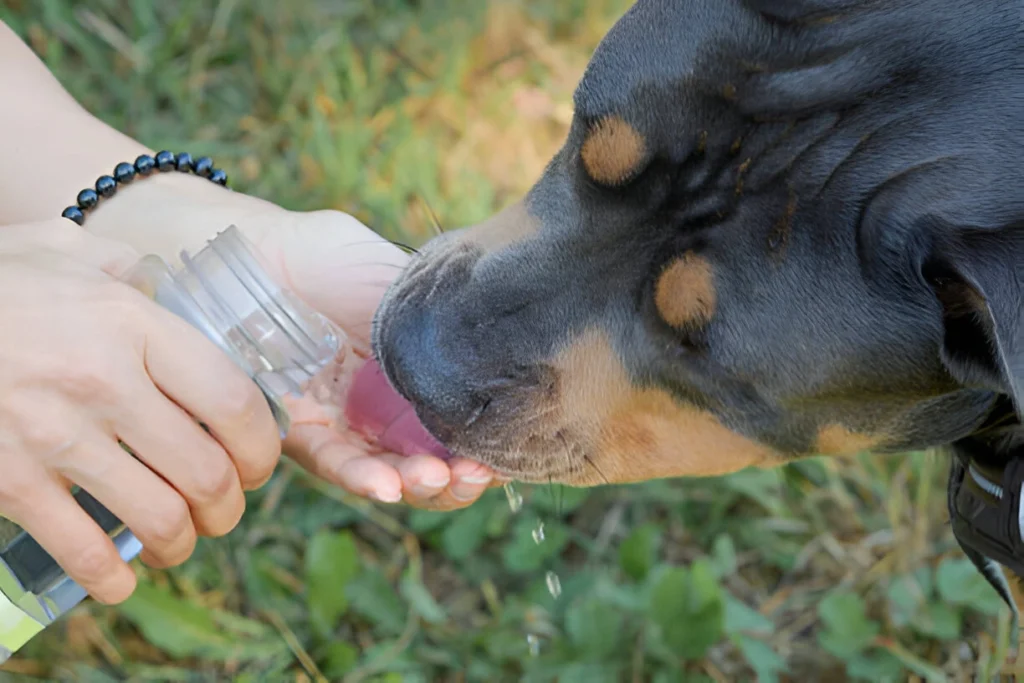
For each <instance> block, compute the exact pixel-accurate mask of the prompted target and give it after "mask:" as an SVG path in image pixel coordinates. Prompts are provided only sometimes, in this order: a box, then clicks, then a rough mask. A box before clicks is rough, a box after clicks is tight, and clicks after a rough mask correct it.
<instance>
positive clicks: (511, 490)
mask: <svg viewBox="0 0 1024 683" xmlns="http://www.w3.org/2000/svg"><path fill="white" fill-rule="evenodd" d="M505 497H506V498H508V506H509V507H510V508H511V509H512V512H513V513H516V512H519V510H520V509H521V508H522V507H523V496H522V494H521V493H519V492H518V491H516V490H515V487H513V486H512V482H508V483H507V484H505Z"/></svg>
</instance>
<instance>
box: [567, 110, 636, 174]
mask: <svg viewBox="0 0 1024 683" xmlns="http://www.w3.org/2000/svg"><path fill="white" fill-rule="evenodd" d="M646 155H647V147H646V143H645V142H644V139H643V136H641V135H640V133H638V132H637V130H636V129H635V128H633V126H631V125H629V124H628V123H626V122H625V121H624V120H622V119H621V118H620V117H618V116H610V117H608V118H604V119H601V120H600V121H598V122H597V123H596V124H594V126H593V127H592V128H591V129H590V132H589V133H588V134H587V139H586V140H584V141H583V147H582V149H581V150H580V158H581V159H582V160H583V168H584V169H586V171H587V174H588V175H589V176H590V177H591V178H593V179H594V180H595V181H597V182H599V183H601V184H602V185H619V184H621V183H623V182H625V181H626V180H628V179H629V178H630V177H632V176H633V175H634V174H635V173H636V172H637V171H638V170H639V169H640V166H641V164H642V163H643V162H644V159H645V158H646Z"/></svg>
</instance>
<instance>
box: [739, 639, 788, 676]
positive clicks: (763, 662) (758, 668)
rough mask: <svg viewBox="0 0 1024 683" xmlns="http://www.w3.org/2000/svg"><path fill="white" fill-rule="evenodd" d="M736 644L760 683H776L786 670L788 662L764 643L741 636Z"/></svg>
mask: <svg viewBox="0 0 1024 683" xmlns="http://www.w3.org/2000/svg"><path fill="white" fill-rule="evenodd" d="M736 643H737V645H739V648H740V652H742V653H743V658H744V659H746V660H747V663H748V664H749V665H750V668H751V669H753V670H754V673H755V674H757V680H758V682H759V683H776V682H777V681H778V680H779V673H780V672H783V671H785V670H786V660H784V659H783V658H782V657H780V656H779V654H778V653H777V652H775V650H773V649H772V648H771V647H770V646H769V645H768V644H767V643H765V642H764V641H761V640H758V639H756V638H751V637H749V636H739V637H738V638H737V639H736Z"/></svg>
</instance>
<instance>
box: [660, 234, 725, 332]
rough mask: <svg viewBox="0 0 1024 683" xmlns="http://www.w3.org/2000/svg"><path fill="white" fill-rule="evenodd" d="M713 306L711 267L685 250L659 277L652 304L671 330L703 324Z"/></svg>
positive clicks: (701, 258)
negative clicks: (672, 328)
mask: <svg viewBox="0 0 1024 683" xmlns="http://www.w3.org/2000/svg"><path fill="white" fill-rule="evenodd" d="M715 303H716V296H715V285H714V275H713V273H712V271H711V264H710V263H708V261H707V259H705V258H704V257H702V256H698V255H697V254H694V253H693V252H690V251H688V252H686V253H685V254H683V255H682V256H681V257H679V258H678V259H676V260H675V261H673V262H672V263H671V264H669V266H668V267H667V268H665V270H663V271H662V272H661V275H660V276H658V281H657V283H656V284H655V287H654V305H655V307H656V308H657V309H658V315H660V316H661V319H662V320H664V321H665V322H666V323H668V324H669V325H671V326H672V327H676V328H682V327H689V326H701V325H706V324H707V323H708V322H710V320H711V317H712V316H713V315H714V312H715Z"/></svg>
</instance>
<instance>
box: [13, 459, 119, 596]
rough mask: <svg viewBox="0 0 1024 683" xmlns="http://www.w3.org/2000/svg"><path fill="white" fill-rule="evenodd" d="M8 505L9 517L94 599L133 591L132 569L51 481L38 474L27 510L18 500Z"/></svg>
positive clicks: (63, 490) (67, 493)
mask: <svg viewBox="0 0 1024 683" xmlns="http://www.w3.org/2000/svg"><path fill="white" fill-rule="evenodd" d="M25 502H26V503H27V502H28V501H25ZM8 508H9V509H10V518H11V519H12V520H13V521H14V522H15V523H17V524H18V525H19V526H21V528H22V529H24V530H25V531H27V532H28V533H29V535H30V536H32V538H34V539H35V540H36V542H38V543H39V545H41V546H42V547H43V548H44V549H45V550H46V552H48V553H49V554H50V556H51V557H52V558H53V559H54V561H56V562H57V564H58V565H60V566H61V568H62V569H63V570H64V571H65V572H66V573H67V574H68V576H70V577H71V578H72V579H73V580H74V581H75V583H77V584H78V585H79V586H81V587H82V588H84V589H85V590H86V591H87V592H88V593H89V594H90V595H92V596H93V597H94V598H95V599H96V600H99V601H100V602H102V603H105V604H108V605H113V604H116V603H119V602H122V601H124V600H126V599H128V597H129V596H130V595H131V594H132V592H133V591H134V590H135V572H133V571H132V569H131V567H129V566H128V564H127V563H125V562H124V560H122V559H121V557H120V555H118V553H117V548H116V547H115V546H114V542H113V541H111V540H110V538H109V537H108V536H107V535H106V534H105V533H104V532H103V530H102V529H100V527H99V525H97V524H96V522H95V521H94V520H93V519H92V518H91V517H89V515H88V514H86V512H85V510H83V509H82V508H81V507H80V506H79V505H78V503H77V502H75V499H74V498H72V497H71V493H70V492H69V491H68V490H67V489H65V488H63V487H62V486H61V485H60V484H58V483H57V482H56V481H54V480H53V479H49V478H46V477H40V480H39V482H38V483H37V484H36V485H35V486H33V491H32V496H31V509H29V507H28V506H27V505H26V506H24V507H21V506H20V505H19V504H18V503H17V502H15V503H14V505H9V506H8Z"/></svg>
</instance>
